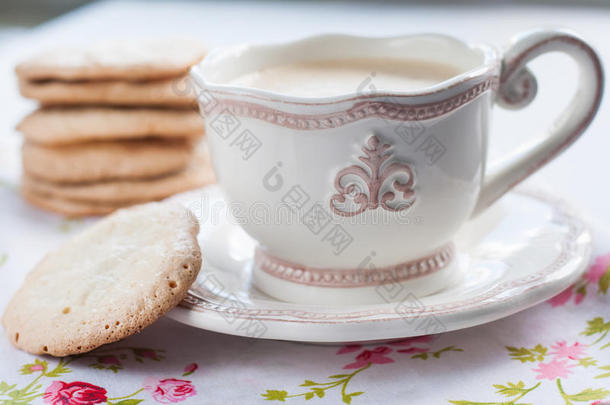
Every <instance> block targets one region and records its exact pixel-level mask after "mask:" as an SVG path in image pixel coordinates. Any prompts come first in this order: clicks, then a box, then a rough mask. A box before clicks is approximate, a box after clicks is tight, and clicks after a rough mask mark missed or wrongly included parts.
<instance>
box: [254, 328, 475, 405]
mask: <svg viewBox="0 0 610 405" xmlns="http://www.w3.org/2000/svg"><path fill="white" fill-rule="evenodd" d="M434 339H435V337H434V336H416V337H412V338H408V339H403V340H400V341H394V342H388V343H385V344H382V345H377V346H369V348H365V347H363V346H362V345H358V344H353V345H346V346H343V347H342V348H340V349H339V350H338V351H337V352H336V354H337V355H344V354H349V353H352V354H353V355H356V356H355V358H353V361H351V362H349V363H348V364H346V365H345V366H343V369H344V370H353V371H352V372H351V373H347V372H344V373H341V374H333V375H331V376H329V377H327V380H326V381H323V382H316V381H313V380H305V381H304V382H303V383H302V384H300V385H299V386H300V387H304V388H308V390H306V391H304V392H300V393H298V394H289V393H288V391H286V390H267V391H266V392H265V393H263V394H260V395H261V396H262V397H263V398H264V399H265V400H267V401H281V402H285V401H286V400H287V399H293V398H301V399H303V400H306V401H309V400H311V399H315V398H323V397H324V396H325V395H327V394H329V395H330V394H331V393H332V392H337V393H338V394H340V398H341V402H342V403H344V404H351V403H352V400H355V399H356V398H357V397H359V396H361V395H365V392H363V391H352V392H349V390H348V386H349V384H350V383H351V382H352V380H353V379H354V378H355V377H356V376H357V375H358V374H359V373H361V372H363V371H365V370H367V369H369V368H371V367H372V366H374V365H382V364H391V363H394V362H395V359H394V358H393V357H390V355H391V354H392V355H394V354H396V355H397V357H401V355H403V354H406V355H408V357H403V358H407V359H422V360H427V359H439V358H441V355H442V354H443V353H445V355H447V354H448V353H449V352H462V351H463V350H462V349H460V348H457V347H455V346H447V347H444V348H442V349H439V350H436V351H433V350H431V345H432V342H433V340H434ZM389 346H394V347H396V348H397V350H394V349H392V348H390V347H389ZM445 355H443V357H444V356H445ZM333 389H336V390H333ZM365 402H366V401H365Z"/></svg>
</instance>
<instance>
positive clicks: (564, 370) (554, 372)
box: [532, 359, 575, 380]
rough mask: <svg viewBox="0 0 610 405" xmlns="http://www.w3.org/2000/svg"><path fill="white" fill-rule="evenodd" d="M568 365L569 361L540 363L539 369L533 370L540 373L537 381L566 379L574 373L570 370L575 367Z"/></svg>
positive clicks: (556, 360) (554, 360) (555, 360)
mask: <svg viewBox="0 0 610 405" xmlns="http://www.w3.org/2000/svg"><path fill="white" fill-rule="evenodd" d="M567 363H568V361H567V360H558V359H553V360H551V361H550V362H548V363H538V368H533V369H532V370H533V371H535V372H537V373H538V375H537V376H536V380H542V379H545V378H546V379H547V380H554V379H556V378H566V377H567V376H568V374H570V373H571V372H572V371H570V370H568V368H571V367H575V366H574V365H572V364H567Z"/></svg>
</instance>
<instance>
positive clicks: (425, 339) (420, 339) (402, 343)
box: [390, 335, 434, 346]
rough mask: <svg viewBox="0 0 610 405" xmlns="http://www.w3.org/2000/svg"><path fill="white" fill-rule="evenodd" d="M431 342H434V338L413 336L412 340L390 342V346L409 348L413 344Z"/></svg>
mask: <svg viewBox="0 0 610 405" xmlns="http://www.w3.org/2000/svg"><path fill="white" fill-rule="evenodd" d="M433 340H434V336H431V335H425V336H415V337H412V338H407V339H403V340H399V341H397V342H392V343H390V344H391V345H392V346H411V345H413V344H415V343H431V342H432V341H433Z"/></svg>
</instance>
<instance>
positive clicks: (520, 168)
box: [473, 30, 604, 216]
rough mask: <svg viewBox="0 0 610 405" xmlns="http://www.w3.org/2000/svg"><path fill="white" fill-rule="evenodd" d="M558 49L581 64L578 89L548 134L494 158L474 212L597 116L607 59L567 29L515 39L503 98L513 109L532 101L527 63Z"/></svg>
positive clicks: (503, 83)
mask: <svg viewBox="0 0 610 405" xmlns="http://www.w3.org/2000/svg"><path fill="white" fill-rule="evenodd" d="M557 51H558V52H564V53H566V54H568V55H569V56H570V57H571V58H572V59H574V60H575V61H576V63H577V65H578V70H579V84H578V89H577V91H576V94H575V95H574V97H573V99H572V101H571V102H570V105H569V106H568V107H567V109H566V110H565V111H564V112H563V113H562V114H561V115H560V117H559V118H558V119H557V120H556V121H555V123H554V124H553V125H552V126H551V128H550V129H549V131H548V133H547V134H546V135H545V136H543V137H542V138H541V139H538V140H537V141H536V142H535V143H534V144H533V145H527V146H523V147H522V148H519V149H518V150H517V152H516V153H514V154H512V155H511V156H506V157H503V158H501V159H500V160H499V161H497V162H492V164H491V165H490V166H489V169H488V170H487V172H486V173H485V178H484V180H483V187H482V189H481V193H480V195H479V200H478V202H477V205H476V207H475V209H474V212H473V216H475V215H477V214H479V213H480V212H481V211H483V210H484V209H485V208H487V207H488V206H489V205H491V204H492V203H493V202H494V201H496V200H497V199H498V198H500V197H501V196H502V195H504V194H505V193H506V192H507V191H509V190H510V189H512V188H513V187H514V186H515V185H517V184H518V183H519V182H521V181H522V180H524V179H525V178H527V177H528V176H529V175H531V174H532V173H534V172H535V171H536V170H538V169H539V168H540V167H542V166H544V165H545V164H546V163H548V162H549V161H550V160H551V159H553V158H554V157H555V156H557V155H558V154H559V153H560V152H562V151H563V150H564V149H566V148H567V147H568V146H570V145H571V144H572V143H573V142H574V141H575V140H576V139H578V137H580V135H582V133H583V132H584V130H585V129H586V128H587V127H588V126H589V124H590V123H591V121H592V120H593V117H594V116H595V114H596V112H597V109H598V107H599V104H600V102H601V98H602V93H603V86H604V73H603V70H602V66H601V62H600V60H599V57H598V56H597V54H596V53H595V51H594V50H593V49H592V48H591V47H590V46H589V45H588V44H587V43H586V42H584V41H583V40H582V39H581V38H579V37H578V36H576V35H574V34H572V33H569V32H566V31H563V30H536V31H531V32H527V33H525V34H522V35H519V36H517V37H516V38H514V39H513V41H512V43H511V46H510V48H509V49H508V50H507V51H506V52H505V54H504V58H503V61H502V72H501V75H500V88H499V90H498V93H497V99H496V101H497V103H498V104H499V105H500V106H502V107H504V108H509V109H518V108H523V107H525V106H527V105H528V104H529V103H530V102H531V101H532V100H533V99H534V97H535V96H536V90H537V85H536V78H535V77H534V75H533V74H532V73H531V72H530V70H529V69H528V68H527V67H526V64H527V63H528V62H529V61H531V60H532V59H534V58H536V57H538V56H540V55H542V54H544V53H547V52H557Z"/></svg>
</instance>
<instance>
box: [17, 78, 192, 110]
mask: <svg viewBox="0 0 610 405" xmlns="http://www.w3.org/2000/svg"><path fill="white" fill-rule="evenodd" d="M19 89H20V90H21V95H22V96H24V97H27V98H32V99H35V100H38V101H39V102H40V103H42V104H43V105H49V106H50V105H86V104H89V105H118V106H169V107H182V108H189V107H191V108H193V109H196V107H197V100H196V97H195V92H194V87H192V86H191V83H190V78H189V77H188V76H180V77H177V78H171V79H160V80H147V81H126V80H112V81H77V82H66V81H58V80H46V81H29V80H20V81H19Z"/></svg>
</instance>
